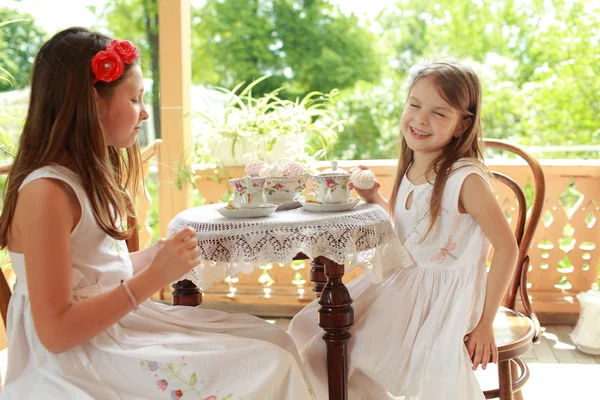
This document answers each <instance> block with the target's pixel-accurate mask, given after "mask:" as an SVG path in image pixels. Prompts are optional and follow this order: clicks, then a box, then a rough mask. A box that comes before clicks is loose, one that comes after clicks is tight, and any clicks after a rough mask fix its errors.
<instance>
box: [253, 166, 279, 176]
mask: <svg viewBox="0 0 600 400" xmlns="http://www.w3.org/2000/svg"><path fill="white" fill-rule="evenodd" d="M258 176H260V177H261V178H277V177H281V176H283V170H282V169H281V168H280V167H278V166H277V165H275V164H273V165H268V164H267V166H266V167H264V168H263V169H261V170H260V172H259V173H258Z"/></svg>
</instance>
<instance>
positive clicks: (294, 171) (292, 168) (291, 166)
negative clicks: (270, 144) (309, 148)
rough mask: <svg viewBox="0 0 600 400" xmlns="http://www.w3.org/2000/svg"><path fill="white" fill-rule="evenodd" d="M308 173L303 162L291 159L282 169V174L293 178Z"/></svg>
mask: <svg viewBox="0 0 600 400" xmlns="http://www.w3.org/2000/svg"><path fill="white" fill-rule="evenodd" d="M307 173H308V168H306V167H305V166H304V164H302V163H299V162H297V161H291V162H290V163H288V164H287V165H286V166H285V168H284V169H283V176H285V177H288V178H295V177H298V176H302V175H305V174H307Z"/></svg>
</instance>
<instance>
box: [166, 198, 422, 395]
mask: <svg viewBox="0 0 600 400" xmlns="http://www.w3.org/2000/svg"><path fill="white" fill-rule="evenodd" d="M225 206H226V205H225V204H222V203H221V204H211V205H206V206H202V207H196V208H191V209H188V210H185V211H183V212H181V213H179V214H178V215H177V216H176V217H175V218H173V220H172V221H171V222H170V223H169V234H173V233H174V232H177V231H178V230H180V229H182V228H184V227H187V226H189V227H192V228H194V229H195V230H196V236H197V238H198V247H199V249H200V260H201V263H200V265H199V266H198V267H196V268H194V269H193V270H192V271H190V272H189V273H188V274H186V275H185V276H184V277H182V279H181V280H180V281H179V282H177V283H176V284H175V285H173V287H174V288H175V291H174V292H173V304H174V305H188V306H195V305H199V304H200V302H201V291H200V289H204V290H206V289H207V288H208V287H210V286H211V285H212V284H214V283H216V282H218V281H220V280H221V279H224V278H225V277H227V276H230V277H234V276H236V275H237V274H239V273H240V272H243V273H250V272H252V271H253V270H254V269H255V268H259V267H260V266H262V265H265V264H268V263H281V264H287V263H289V262H291V261H293V260H294V259H311V260H312V262H311V266H312V268H311V273H310V277H311V281H313V282H314V284H315V286H314V288H313V291H314V292H315V293H316V295H317V297H319V304H320V306H321V307H320V309H319V326H320V327H321V328H323V330H324V331H325V335H324V336H323V339H324V340H325V342H326V344H327V366H328V380H329V398H330V399H331V400H337V399H340V400H342V399H347V370H346V367H347V354H346V353H347V351H346V350H347V343H348V339H350V333H349V332H348V330H349V329H350V327H351V326H352V324H353V323H354V311H353V308H352V299H351V297H350V294H349V293H348V290H347V288H346V286H345V285H344V283H343V282H342V277H343V276H344V272H345V271H346V270H350V269H352V268H353V267H356V266H358V267H360V268H362V269H363V270H364V271H365V273H367V274H369V275H370V276H371V279H372V281H373V282H375V283H378V282H381V281H383V280H384V279H385V278H386V277H387V276H388V275H389V274H390V273H392V272H393V271H395V270H397V269H398V268H403V267H408V266H411V265H413V261H412V259H411V258H410V256H409V254H408V253H407V252H406V251H405V250H404V248H403V247H402V245H401V243H400V240H399V239H398V237H397V236H396V233H395V231H394V228H393V226H392V224H391V222H390V220H389V216H388V214H387V212H385V211H384V210H383V209H382V208H381V207H379V206H377V205H374V204H365V203H360V204H359V205H357V206H356V207H355V208H353V209H351V210H349V211H342V212H324V213H320V212H319V213H317V212H309V211H306V210H305V209H304V208H302V207H300V208H295V209H291V210H286V211H276V212H274V213H273V214H271V215H269V216H267V217H261V218H243V219H242V218H225V217H223V216H221V215H220V214H219V213H218V212H217V208H219V207H225ZM345 264H347V268H346V267H345V266H344V265H345Z"/></svg>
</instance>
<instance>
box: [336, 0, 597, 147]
mask: <svg viewBox="0 0 600 400" xmlns="http://www.w3.org/2000/svg"><path fill="white" fill-rule="evenodd" d="M378 22H379V24H380V25H381V27H382V29H383V35H382V39H381V45H382V47H383V48H384V49H385V50H384V51H385V54H386V55H387V61H388V65H389V69H388V70H386V74H387V76H389V79H392V80H393V81H398V82H405V81H406V78H407V75H408V72H409V69H410V67H411V66H413V65H415V64H416V63H419V62H421V61H422V60H424V59H439V58H445V57H450V58H457V59H459V60H466V62H468V63H470V64H471V65H472V66H473V67H474V69H475V70H476V71H477V72H478V74H479V76H480V78H481V81H482V86H483V110H482V119H483V127H484V135H485V136H486V137H495V138H503V139H509V140H512V141H515V142H520V143H521V144H525V145H532V146H547V145H555V146H568V145H573V144H597V143H598V142H599V140H600V118H598V115H600V101H599V100H598V96H597V93H600V79H598V76H599V74H600V58H598V56H597V54H598V51H597V48H598V42H599V41H600V5H599V4H598V3H597V2H594V1H591V0H587V1H578V2H572V1H568V0H552V1H542V0H524V1H516V0H505V1H492V0H484V1H481V0H462V1H454V0H438V1H436V2H434V3H432V2H423V1H421V0H401V1H397V2H396V3H395V4H394V5H392V6H390V7H388V9H386V10H385V11H383V12H382V13H381V14H380V16H379V18H378ZM395 94H396V89H395V88H393V87H392V86H390V85H389V84H381V85H375V86H374V87H373V88H372V89H365V88H364V87H362V88H361V86H360V85H358V86H357V87H356V88H355V89H353V90H351V91H349V92H348V91H344V92H342V96H341V97H340V103H341V104H338V105H337V109H338V110H340V109H341V110H343V112H344V115H353V116H356V118H347V119H348V120H349V124H348V126H347V128H346V130H345V132H344V133H342V134H341V135H340V136H339V141H338V143H337V144H336V146H335V149H336V155H338V157H343V158H346V157H349V158H395V157H396V153H395V151H393V149H387V148H386V147H385V146H381V145H380V144H377V143H378V142H379V143H381V142H382V140H383V143H388V142H389V140H385V139H384V138H392V137H394V135H396V136H397V134H398V132H399V124H398V121H399V114H400V113H401V109H402V104H403V103H404V98H403V97H402V98H400V99H398V98H397V97H394V96H395ZM372 95H373V96H372ZM373 97H379V98H381V97H383V98H385V99H390V101H395V103H388V104H387V105H386V104H378V102H377V101H376V100H374V99H373ZM392 99H393V100H392ZM387 109H393V110H395V111H394V112H397V113H398V115H397V116H391V115H389V114H386V113H385V110H387ZM377 117H380V118H382V119H385V123H383V122H378V121H377V120H378V118H377ZM361 134H362V136H363V137H364V136H372V139H371V140H370V141H368V142H365V141H363V140H359V138H360V137H361ZM365 143H371V146H375V147H376V149H375V150H374V149H370V148H369V145H366V146H365ZM357 146H360V152H359V151H352V150H348V149H352V148H353V147H354V148H356V147H357ZM377 150H380V151H377ZM362 153H364V154H362ZM539 155H540V156H546V157H575V158H580V157H581V158H597V151H587V152H561V153H547V154H544V153H541V154H539Z"/></svg>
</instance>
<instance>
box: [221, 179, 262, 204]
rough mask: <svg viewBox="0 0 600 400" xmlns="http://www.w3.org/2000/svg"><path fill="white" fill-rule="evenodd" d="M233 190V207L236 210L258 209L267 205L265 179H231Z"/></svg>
mask: <svg viewBox="0 0 600 400" xmlns="http://www.w3.org/2000/svg"><path fill="white" fill-rule="evenodd" d="M229 184H230V185H231V187H232V188H233V206H234V207H236V208H256V207H262V206H264V205H265V204H267V198H266V196H265V192H264V187H265V178H254V177H246V178H237V179H230V180H229Z"/></svg>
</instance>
